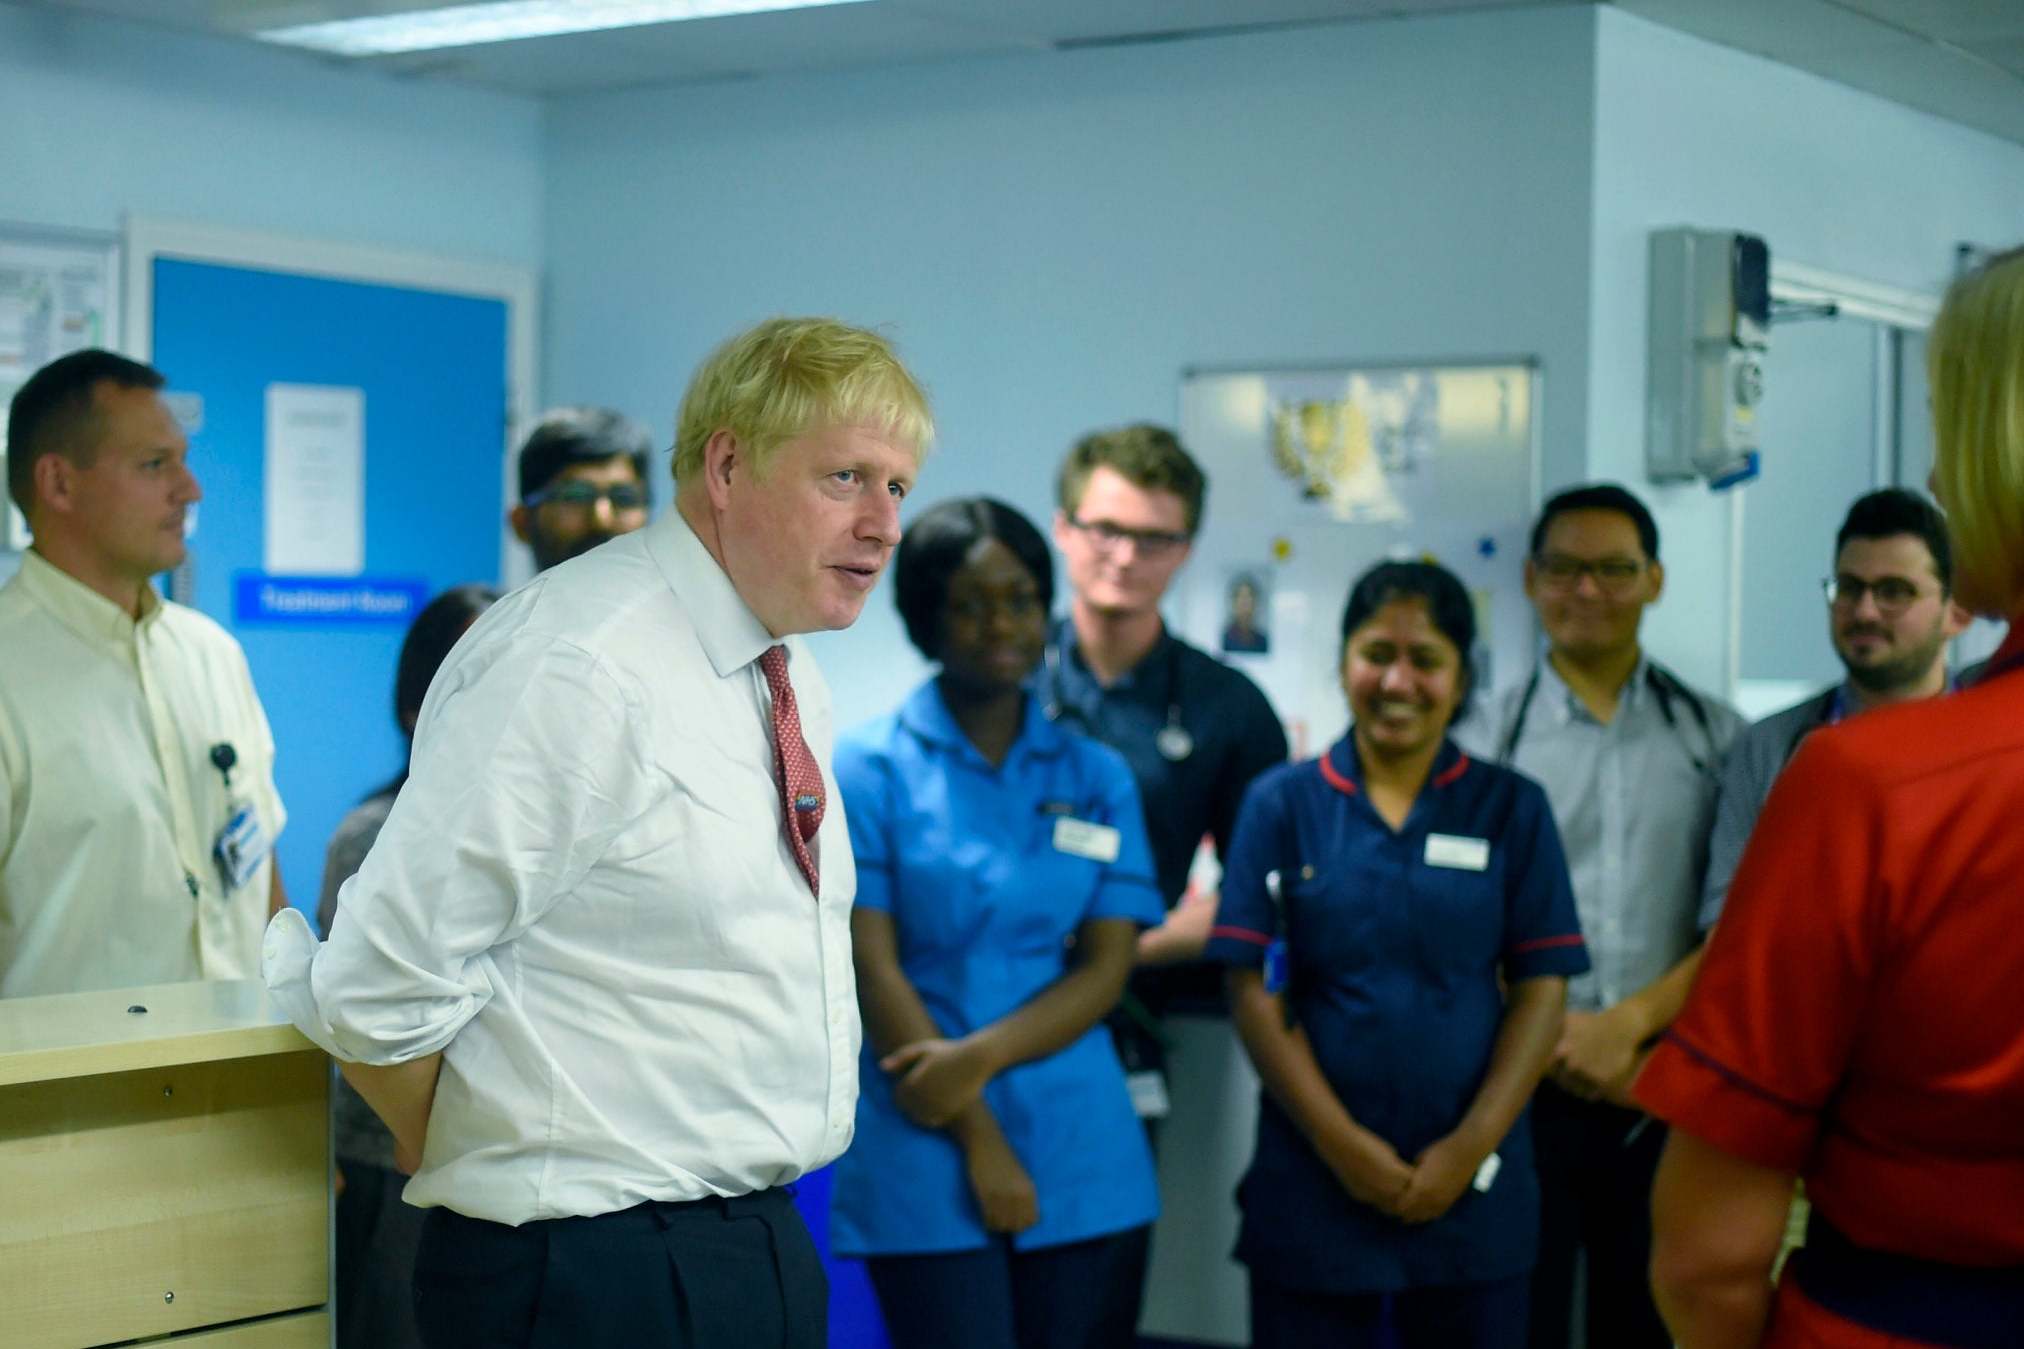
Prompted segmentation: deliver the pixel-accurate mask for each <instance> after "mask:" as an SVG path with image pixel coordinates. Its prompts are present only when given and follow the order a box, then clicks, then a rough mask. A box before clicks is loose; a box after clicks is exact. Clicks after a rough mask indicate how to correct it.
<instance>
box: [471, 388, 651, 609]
mask: <svg viewBox="0 0 2024 1349" xmlns="http://www.w3.org/2000/svg"><path fill="white" fill-rule="evenodd" d="M651 446H652V440H651V438H650V437H649V436H648V434H647V430H646V428H645V427H644V426H641V425H640V424H639V423H638V422H636V421H634V420H632V418H630V417H627V416H624V415H622V414H620V413H617V412H613V411H611V410H610V409H609V408H597V407H565V408H556V409H554V410H553V411H551V412H548V413H545V414H543V415H542V418H541V420H540V421H538V422H536V423H535V424H534V429H533V430H532V431H531V432H529V433H528V436H527V439H526V441H524V442H523V443H522V444H521V446H520V463H519V477H520V501H519V504H517V505H515V506H514V507H513V508H512V510H511V511H509V512H508V513H507V522H508V523H509V524H511V525H512V526H513V533H514V535H515V537H517V538H518V539H519V540H520V541H521V542H522V543H524V544H526V545H527V546H528V548H529V549H530V550H532V552H533V553H534V569H535V570H536V571H547V570H548V569H549V568H550V567H552V566H554V565H555V564H556V563H558V562H567V561H568V560H569V559H570V558H572V557H576V556H577V555H579V554H581V553H587V552H589V551H590V550H591V549H593V548H595V547H597V546H598V545H599V544H601V543H607V542H609V541H610V540H612V539H615V538H617V537H618V536H619V535H621V534H630V533H632V532H633V531H634V530H635V529H638V528H639V527H640V526H641V525H644V524H645V523H646V522H647V511H648V509H649V508H650V507H651V506H652V505H653V498H652V497H651V496H650V495H649V493H648V491H647V453H648V451H649V449H650V448H651Z"/></svg>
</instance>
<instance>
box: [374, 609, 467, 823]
mask: <svg viewBox="0 0 2024 1349" xmlns="http://www.w3.org/2000/svg"><path fill="white" fill-rule="evenodd" d="M498 598H499V592H498V591H496V590H494V589H493V588H492V587H491V586H488V585H461V586H451V587H450V588H449V589H448V590H445V591H444V592H443V593H442V594H440V595H438V596H436V597H435V598H434V599H432V600H430V601H429V602H428V603H427V604H425V605H423V606H422V611H421V612H420V613H418V614H416V615H415V621H414V622H412V623H410V624H409V625H408V635H407V636H406V637H403V638H402V639H401V655H400V661H399V663H398V664H396V665H395V666H394V724H395V725H396V726H398V727H400V729H401V734H402V735H403V736H405V737H407V738H408V739H409V740H410V741H412V740H413V739H414V735H415V722H416V721H418V720H420V718H421V715H422V702H423V701H424V700H425V699H426V698H427V697H428V696H429V685H430V684H432V683H434V682H435V679H436V672H437V671H438V670H440V669H442V668H443V662H444V661H446V660H448V659H449V658H450V651H451V649H452V648H454V647H455V646H456V645H457V639H458V638H460V637H462V636H463V635H464V629H466V628H468V627H470V626H471V624H472V623H474V622H476V621H477V618H478V615H480V614H482V613H484V612H485V611H486V610H487V609H489V608H491V607H492V604H493V602H494V601H495V600H497V599H498ZM407 780H408V770H407V765H406V764H403V765H402V766H401V771H400V773H399V774H398V775H397V776H396V777H395V778H394V780H393V781H392V782H389V783H387V785H386V786H384V787H381V788H380V789H379V790H377V791H375V792H374V793H373V796H391V795H392V794H394V793H395V792H398V791H399V790H400V789H401V787H402V785H403V784H404V783H406V782H407ZM368 799H370V798H368Z"/></svg>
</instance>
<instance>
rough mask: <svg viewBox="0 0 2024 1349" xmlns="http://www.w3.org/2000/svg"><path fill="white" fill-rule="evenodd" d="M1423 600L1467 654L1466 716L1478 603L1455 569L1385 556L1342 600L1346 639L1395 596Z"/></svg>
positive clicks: (1459, 711) (1472, 688) (1458, 715)
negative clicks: (1343, 602) (1391, 558)
mask: <svg viewBox="0 0 2024 1349" xmlns="http://www.w3.org/2000/svg"><path fill="white" fill-rule="evenodd" d="M1410 599H1416V600H1420V601H1421V602H1423V603H1424V604H1425V605H1426V606H1427V617H1428V618H1429V619H1431V620H1432V621H1433V625H1434V629H1435V630H1436V631H1437V632H1439V633H1440V634H1441V636H1443V637H1445V638H1447V639H1448V640H1449V641H1451V642H1453V643H1454V644H1455V650H1456V651H1457V652H1459V653H1460V654H1461V657H1462V678H1463V680H1464V681H1465V682H1464V684H1463V686H1462V700H1461V702H1460V703H1459V704H1458V705H1457V706H1456V708H1455V715H1454V717H1453V720H1454V721H1460V720H1461V719H1462V717H1463V715H1464V714H1465V713H1466V712H1467V711H1468V709H1469V700H1470V699H1471V698H1473V697H1475V693H1476V678H1475V656H1476V605H1475V601H1473V600H1471V599H1470V598H1469V591H1468V588H1467V587H1466V586H1464V585H1463V584H1462V583H1461V582H1460V581H1459V580H1457V579H1456V577H1455V574H1454V573H1453V572H1451V571H1449V570H1448V569H1447V568H1446V567H1443V566H1442V565H1441V564H1440V563H1438V562H1380V563H1378V564H1377V565H1376V566H1374V567H1372V568H1371V569H1370V570H1369V571H1367V572H1365V573H1364V574H1363V575H1361V576H1359V577H1357V578H1356V584H1355V585H1353V586H1351V587H1350V588H1349V600H1348V602H1347V603H1345V604H1344V605H1343V606H1342V641H1343V643H1344V645H1347V644H1348V642H1349V638H1350V634H1351V633H1353V632H1355V631H1356V630H1357V629H1358V628H1360V627H1362V626H1363V625H1364V624H1365V623H1367V622H1368V621H1370V616H1371V615H1372V614H1374V613H1376V612H1377V611H1378V610H1380V609H1382V608H1384V607H1385V605H1387V604H1390V603H1391V602H1392V601H1393V600H1410Z"/></svg>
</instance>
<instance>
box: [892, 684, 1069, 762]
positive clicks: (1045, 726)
mask: <svg viewBox="0 0 2024 1349" xmlns="http://www.w3.org/2000/svg"><path fill="white" fill-rule="evenodd" d="M899 721H900V725H902V726H904V727H906V728H907V730H909V731H911V732H913V734H914V735H916V736H918V737H920V738H921V739H922V740H925V741H927V742H928V743H929V744H932V745H936V746H938V747H940V748H941V749H942V750H944V751H945V752H948V753H952V754H962V753H969V754H973V755H975V754H977V747H976V746H975V745H973V744H971V743H970V737H969V736H967V735H965V734H963V728H962V727H961V726H958V725H957V724H956V718H955V715H954V714H953V713H951V712H950V711H949V705H948V703H946V702H944V701H943V700H942V690H941V686H940V684H939V683H938V682H937V681H936V680H933V679H930V680H928V681H926V682H925V683H923V684H922V685H921V686H920V687H919V688H917V689H915V690H914V691H913V692H912V693H911V694H909V695H908V696H907V700H906V701H905V702H904V703H902V704H900V712H899ZM1066 748H1068V733H1067V732H1066V731H1063V730H1062V729H1061V728H1060V727H1059V726H1057V725H1055V724H1054V723H1053V722H1051V721H1049V720H1048V719H1047V711H1046V707H1045V704H1044V703H1043V701H1042V700H1041V699H1040V698H1039V697H1037V696H1035V695H1034V694H1033V693H1032V692H1031V691H1030V690H1029V691H1028V693H1027V695H1026V710H1025V712H1024V713H1023V714H1022V715H1021V719H1020V723H1019V735H1018V737H1017V738H1016V739H1014V740H1013V742H1012V748H1011V750H1010V751H1009V752H1007V754H1006V755H1005V762H1006V763H1008V764H1009V763H1011V762H1012V760H1013V759H1015V758H1018V757H1020V756H1021V755H1028V754H1031V755H1039V756H1043V757H1051V756H1053V755H1056V754H1059V753H1061V752H1062V751H1063V750H1065V749H1066ZM982 757H983V756H981V755H978V758H980V759H981V758H982Z"/></svg>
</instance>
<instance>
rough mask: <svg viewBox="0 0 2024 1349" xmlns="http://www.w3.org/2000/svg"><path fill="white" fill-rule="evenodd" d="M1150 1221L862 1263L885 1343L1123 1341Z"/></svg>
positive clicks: (1130, 1332) (1130, 1333)
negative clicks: (1066, 1237)
mask: <svg viewBox="0 0 2024 1349" xmlns="http://www.w3.org/2000/svg"><path fill="white" fill-rule="evenodd" d="M1151 1231H1152V1229H1151V1228H1147V1227H1135V1228H1133V1229H1131V1230H1130V1231H1129V1232H1119V1233H1117V1234H1116V1235H1114V1236H1108V1237H1097V1238H1095V1239H1094V1240H1091V1241H1075V1242H1070V1243H1069V1244H1067V1245H1065V1246H1049V1247H1046V1248H1045V1249H1043V1250H1037V1251H1015V1250H1013V1249H1012V1243H1011V1242H1010V1241H1008V1240H1006V1239H1004V1238H1002V1237H1001V1238H997V1239H995V1240H993V1241H992V1243H991V1244H990V1245H989V1246H986V1247H985V1248H984V1249H982V1250H979V1251H954V1252H950V1253H948V1254H944V1255H877V1256H873V1257H871V1258H870V1259H869V1260H867V1261H866V1262H865V1265H866V1267H867V1268H868V1269H869V1270H870V1272H871V1284H872V1288H873V1289H874V1290H876V1292H877V1293H878V1305H879V1311H880V1312H881V1313H882V1314H883V1315H884V1316H885V1323H886V1334H887V1335H888V1336H889V1337H890V1338H891V1339H892V1344H893V1349H957V1346H961V1349H1131V1346H1132V1344H1133V1343H1135V1341H1136V1336H1137V1332H1138V1315H1139V1297H1140V1295H1141V1294H1142V1293H1143V1292H1144V1291H1145V1282H1146V1251H1147V1249H1148V1247H1147V1241H1148V1239H1149V1236H1150V1234H1151Z"/></svg>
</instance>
